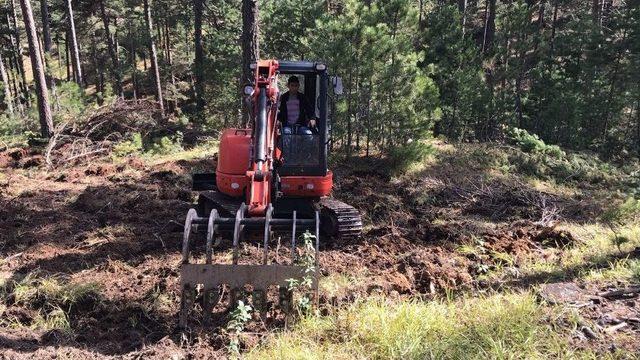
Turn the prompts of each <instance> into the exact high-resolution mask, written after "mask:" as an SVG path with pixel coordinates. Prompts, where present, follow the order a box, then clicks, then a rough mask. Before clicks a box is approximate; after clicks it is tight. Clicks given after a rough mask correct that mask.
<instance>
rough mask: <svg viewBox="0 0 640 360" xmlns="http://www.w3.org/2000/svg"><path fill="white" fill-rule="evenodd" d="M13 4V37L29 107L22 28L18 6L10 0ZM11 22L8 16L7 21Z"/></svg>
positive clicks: (29, 99)
mask: <svg viewBox="0 0 640 360" xmlns="http://www.w3.org/2000/svg"><path fill="white" fill-rule="evenodd" d="M10 4H11V13H12V15H13V38H14V39H15V44H13V45H15V48H16V50H17V59H16V60H17V62H18V70H19V72H20V76H21V78H22V84H21V88H22V94H23V97H24V100H25V104H27V107H29V106H30V104H31V94H29V86H28V85H27V73H26V71H25V70H24V61H23V59H22V45H21V44H20V29H19V28H18V14H17V12H16V6H15V3H14V1H13V0H11V2H10ZM8 22H9V19H8V16H7V23H8Z"/></svg>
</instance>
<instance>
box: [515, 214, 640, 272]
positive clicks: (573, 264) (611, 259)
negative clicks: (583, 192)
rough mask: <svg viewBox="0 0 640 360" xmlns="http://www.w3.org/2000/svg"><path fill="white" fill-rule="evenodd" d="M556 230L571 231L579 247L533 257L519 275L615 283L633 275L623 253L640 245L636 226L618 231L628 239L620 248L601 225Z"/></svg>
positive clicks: (628, 226)
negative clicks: (611, 281)
mask: <svg viewBox="0 0 640 360" xmlns="http://www.w3.org/2000/svg"><path fill="white" fill-rule="evenodd" d="M560 228H562V229H564V230H567V231H569V232H571V233H572V234H573V235H574V236H575V237H576V238H577V239H579V241H580V242H579V244H577V245H575V246H573V247H571V248H568V249H564V250H562V251H558V252H557V254H555V256H553V257H549V258H539V257H537V258H535V259H531V260H530V261H526V262H524V263H523V264H521V269H520V270H521V273H522V275H524V276H527V275H545V274H546V275H547V276H548V277H549V279H550V280H564V279H571V278H579V279H584V280H595V279H598V280H618V278H617V276H618V275H619V274H621V273H625V274H631V273H633V272H634V270H633V266H635V265H634V264H636V261H632V260H626V259H624V254H628V253H630V252H631V251H632V250H633V249H635V248H636V247H638V246H640V225H635V224H628V225H626V226H625V227H622V228H620V230H619V234H620V235H621V236H624V237H626V238H628V239H629V241H628V242H627V243H624V244H622V245H621V246H620V249H618V247H617V246H616V245H615V244H614V243H613V242H612V238H613V237H614V235H613V233H612V232H611V230H610V229H609V228H608V227H606V226H604V225H601V224H597V223H592V224H584V225H579V224H570V223H565V224H562V225H561V226H560ZM636 271H637V270H636ZM626 278H627V279H631V278H632V276H627V277H626Z"/></svg>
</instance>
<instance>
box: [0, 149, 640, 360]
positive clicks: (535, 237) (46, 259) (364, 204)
mask: <svg viewBox="0 0 640 360" xmlns="http://www.w3.org/2000/svg"><path fill="white" fill-rule="evenodd" d="M214 161H215V160H212V159H197V160H167V161H164V162H160V163H155V164H154V163H151V162H148V161H143V160H142V159H139V158H136V157H130V158H127V159H126V160H122V161H118V162H117V163H114V162H112V161H108V160H107V159H103V160H95V161H91V162H89V163H78V164H75V165H67V166H58V167H54V168H47V167H46V166H45V164H44V159H43V156H42V155H40V154H39V153H36V152H30V151H27V150H21V149H12V150H6V151H4V152H2V153H0V171H1V172H2V173H1V175H2V176H1V177H0V274H1V275H2V277H1V278H2V279H4V288H5V291H4V292H3V296H5V295H6V296H7V299H6V300H5V304H6V305H4V306H3V307H2V308H0V313H1V314H2V319H3V321H2V323H0V349H3V350H2V352H3V354H2V355H3V356H6V357H8V358H21V357H24V358H31V357H36V358H43V357H45V356H50V355H53V354H56V355H58V356H65V357H83V358H102V357H111V356H117V357H126V358H140V357H142V358H146V357H157V358H167V357H173V358H183V357H188V356H193V357H195V358H202V357H219V356H224V355H225V354H226V350H225V344H226V343H227V341H226V339H225V337H224V336H225V335H224V332H223V331H221V330H220V329H221V328H223V327H224V324H226V322H227V321H228V314H227V312H226V311H225V309H224V307H223V306H222V304H221V305H220V306H218V307H216V309H215V310H214V312H215V313H214V317H213V322H212V324H210V325H208V326H202V325H201V324H200V323H199V322H198V321H197V320H196V321H195V324H194V326H193V327H192V329H190V330H189V331H180V330H178V328H177V320H178V307H179V301H180V295H179V286H178V282H179V266H180V260H181V255H180V247H181V242H182V233H181V232H182V223H183V221H184V216H185V215H186V213H187V210H188V209H189V208H190V207H191V204H192V203H193V201H194V200H195V196H196V194H195V193H192V192H191V191H190V185H191V184H190V174H191V173H192V172H197V171H207V170H209V171H210V170H211V169H212V168H213V166H215V165H214ZM354 164H355V165H354ZM384 166H385V164H384V161H383V160H380V159H374V158H371V159H367V158H359V159H357V161H354V162H351V164H350V165H346V164H344V165H339V166H337V167H336V168H335V172H336V179H337V180H336V186H335V192H334V196H335V197H337V198H339V199H340V200H342V201H344V202H346V203H349V204H351V205H353V206H355V207H356V208H358V209H359V210H360V211H361V212H362V214H363V219H364V224H365V230H364V234H363V236H362V238H361V239H357V240H350V241H340V240H330V239H322V241H321V255H320V262H321V264H322V270H321V276H322V278H323V280H322V281H321V291H320V299H319V300H320V304H321V307H322V306H339V305H340V304H346V303H350V302H352V301H354V300H355V299H357V298H361V297H365V296H368V295H370V294H383V295H385V296H389V297H403V296H419V297H422V298H432V297H436V296H439V295H440V294H442V293H444V292H445V291H447V290H461V291H485V290H486V291H489V290H491V289H500V288H501V287H504V286H510V287H512V288H518V287H521V288H525V287H529V286H531V285H536V284H540V283H542V282H546V280H541V279H535V278H524V279H519V280H518V281H513V282H510V283H508V284H507V283H501V282H492V281H489V280H481V279H482V278H481V277H480V275H482V274H484V273H486V272H487V271H489V270H491V269H494V268H496V267H498V266H503V265H504V264H505V262H507V260H505V258H504V257H501V256H500V254H508V255H509V257H510V259H515V262H516V263H517V262H518V261H519V260H522V259H526V258H531V257H535V256H546V254H547V253H548V251H547V250H556V249H557V250H562V249H563V248H566V247H571V246H573V245H574V244H575V243H576V242H577V241H579V240H578V239H576V238H574V236H573V235H572V234H571V233H569V232H567V231H562V230H557V229H556V227H555V224H556V222H557V221H558V219H559V217H560V216H563V217H565V218H569V219H571V220H572V221H577V222H580V221H583V220H584V219H586V218H588V217H590V216H591V215H592V214H593V213H594V212H595V211H596V209H597V208H598V204H597V203H590V202H589V201H584V200H585V199H580V200H576V199H572V198H561V197H559V196H557V195H553V194H548V193H544V192H542V191H538V190H534V189H529V188H526V187H523V186H522V184H520V183H517V182H513V181H511V180H495V179H493V180H492V178H490V177H488V176H485V175H486V174H479V173H478V172H477V169H473V167H468V166H465V167H464V169H462V168H460V167H455V166H451V165H450V164H449V163H448V162H445V161H443V162H441V163H436V164H434V165H433V166H432V167H430V168H429V169H427V170H425V171H424V173H422V174H417V175H416V176H411V177H400V178H391V177H390V176H389V175H388V174H386V173H385V172H384V171H381V170H375V169H384ZM363 169H364V170H363ZM559 209H561V210H559ZM478 244H480V245H481V246H479V245H478ZM283 247H284V248H285V249H278V248H277V247H274V250H272V254H271V256H272V257H273V258H274V259H281V260H282V261H283V262H284V261H285V260H286V256H287V255H286V251H285V250H286V246H283ZM465 248H473V249H478V248H480V249H482V250H481V251H464V249H465ZM201 250H202V249H201V248H200V256H201V255H202V254H201ZM242 256H243V259H244V260H243V261H245V262H250V261H252V259H255V260H256V261H258V259H259V250H258V249H257V248H256V247H255V246H254V245H253V244H252V243H250V244H247V245H246V246H245V247H244V248H243V251H242ZM215 259H216V262H223V261H228V259H229V256H228V247H227V248H224V247H223V249H222V250H221V251H218V252H217V253H216V255H215ZM509 261H511V260H509ZM46 278H51V279H56V281H57V282H58V283H60V284H73V285H78V286H82V285H83V284H94V286H95V289H96V290H93V291H92V292H91V295H90V296H84V297H82V299H81V300H80V301H77V302H74V303H72V305H69V304H70V303H69V302H64V301H62V302H60V304H61V305H60V306H61V307H64V309H63V310H64V311H65V312H66V313H67V317H66V318H67V321H68V324H67V326H66V329H65V330H59V329H53V330H51V329H46V327H45V328H43V327H42V326H39V324H40V322H41V321H42V318H43V317H44V318H48V316H49V315H51V314H52V311H54V310H52V309H51V308H49V307H50V303H48V302H47V298H46V296H45V295H40V294H39V293H37V294H32V295H31V297H29V299H32V301H30V302H27V303H25V302H21V301H19V300H20V299H19V298H18V295H16V294H18V292H17V291H16V288H15V286H16V285H15V284H21V283H22V284H24V283H28V281H26V280H25V279H27V280H28V279H46ZM563 286H564V287H563ZM12 287H13V288H12ZM11 290H13V291H11ZM606 291H607V289H606V288H593V287H589V286H586V285H584V284H577V283H570V284H569V285H566V286H565V285H558V287H557V288H551V289H550V290H548V291H546V292H545V291H542V295H541V296H542V297H543V298H544V299H545V300H547V301H549V302H554V301H555V302H558V303H567V302H571V303H575V304H581V306H579V307H578V309H579V311H581V314H583V316H585V317H587V318H589V319H592V320H593V321H596V322H598V321H600V322H601V323H602V326H603V327H605V328H606V327H609V326H616V325H617V324H620V323H621V322H625V323H626V324H627V325H625V328H624V329H622V330H621V331H625V332H627V333H630V334H634V333H635V334H636V336H637V333H638V331H640V328H639V327H640V324H639V323H638V322H636V320H637V318H638V312H637V310H635V309H638V306H637V305H636V304H635V302H634V301H635V300H633V299H628V298H627V297H625V296H609V297H607V296H602V294H603V292H606ZM558 293H560V295H558ZM567 293H569V295H568V296H564V295H566V294H567ZM605 295H606V294H605ZM612 314H613V315H612ZM607 316H608V317H607ZM283 327H284V320H283V317H282V315H281V314H277V313H276V312H274V313H272V314H271V316H270V317H269V318H268V319H267V320H266V321H256V322H255V324H254V323H253V322H252V324H251V325H250V328H249V332H250V333H251V334H253V335H252V336H253V337H248V339H249V340H246V341H247V343H246V344H244V346H245V347H249V346H251V345H253V344H252V342H255V343H257V342H258V341H259V340H260V338H261V336H263V335H264V334H266V333H267V332H268V331H270V330H274V329H281V328H283ZM580 334H581V335H580V336H583V337H585V338H586V339H588V338H589V336H590V334H589V331H588V330H585V331H583V332H581V333H580ZM636 338H637V337H636ZM579 340H580V339H577V340H576V341H579ZM598 346H603V347H605V348H606V346H608V343H607V342H606V341H604V342H602V344H600V345H598ZM624 346H627V347H630V348H634V347H637V346H638V345H637V344H635V345H634V344H633V343H631V344H626V345H624Z"/></svg>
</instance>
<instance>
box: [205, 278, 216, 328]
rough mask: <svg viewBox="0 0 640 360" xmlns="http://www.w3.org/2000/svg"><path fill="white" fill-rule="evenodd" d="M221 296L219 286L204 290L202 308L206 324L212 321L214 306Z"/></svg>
mask: <svg viewBox="0 0 640 360" xmlns="http://www.w3.org/2000/svg"><path fill="white" fill-rule="evenodd" d="M219 297H220V294H219V293H218V289H217V287H213V288H211V289H205V290H204V295H203V298H202V301H203V307H202V310H203V312H204V323H205V324H208V323H209V322H210V321H211V312H213V307H214V306H215V304H216V303H217V302H218V299H219Z"/></svg>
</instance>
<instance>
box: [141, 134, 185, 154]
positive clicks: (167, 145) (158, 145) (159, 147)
mask: <svg viewBox="0 0 640 360" xmlns="http://www.w3.org/2000/svg"><path fill="white" fill-rule="evenodd" d="M182 141H183V135H182V133H181V132H180V131H178V132H177V133H176V134H175V135H173V136H163V137H161V138H160V139H156V140H155V141H154V142H153V143H152V144H151V147H150V148H149V152H150V153H152V154H155V155H167V154H173V153H176V152H179V151H182V150H183V149H182Z"/></svg>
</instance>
